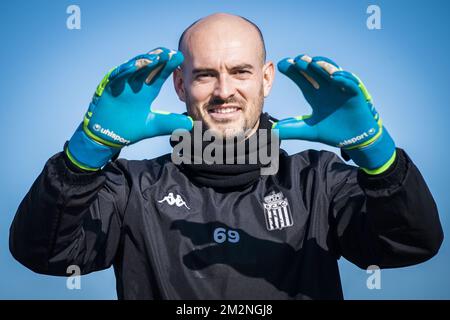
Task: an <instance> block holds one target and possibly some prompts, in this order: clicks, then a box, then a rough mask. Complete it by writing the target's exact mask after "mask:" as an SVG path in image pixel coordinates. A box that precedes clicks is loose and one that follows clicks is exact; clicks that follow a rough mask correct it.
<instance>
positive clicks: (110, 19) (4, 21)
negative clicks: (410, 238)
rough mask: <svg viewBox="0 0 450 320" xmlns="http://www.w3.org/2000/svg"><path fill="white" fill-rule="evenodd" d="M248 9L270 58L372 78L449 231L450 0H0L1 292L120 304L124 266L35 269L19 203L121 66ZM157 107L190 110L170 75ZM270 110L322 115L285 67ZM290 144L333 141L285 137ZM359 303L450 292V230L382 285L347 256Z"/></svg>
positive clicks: (139, 154) (142, 149) (291, 147)
mask: <svg viewBox="0 0 450 320" xmlns="http://www.w3.org/2000/svg"><path fill="white" fill-rule="evenodd" d="M71 4H77V5H79V6H80V8H81V30H68V29H67V28H66V19H67V17H68V14H66V8H67V6H69V5H71ZM370 4H376V5H379V6H380V8H381V13H382V16H381V19H382V29H381V30H368V29H367V27H366V19H367V17H368V15H367V14H366V8H367V7H368V5H370ZM219 11H220V12H229V13H235V14H239V15H242V16H245V17H247V18H249V19H251V20H253V21H254V22H255V23H256V24H258V25H259V26H260V28H261V30H262V32H263V34H264V36H265V40H266V45H267V51H268V59H271V60H273V61H275V62H277V61H279V60H280V59H282V58H284V57H286V56H295V55H297V54H300V53H308V54H309V55H323V56H327V57H330V58H332V59H333V60H335V61H336V62H337V63H339V64H340V65H341V66H342V67H343V68H345V69H347V70H350V71H352V72H354V73H356V74H358V75H359V76H360V78H362V79H363V81H364V82H365V84H366V86H367V87H368V89H369V91H370V92H371V94H372V96H373V97H374V103H375V106H376V108H377V110H378V111H379V112H380V113H381V115H382V117H383V119H384V123H385V126H386V127H387V128H388V129H389V131H390V133H391V135H392V136H393V137H394V139H395V141H396V143H397V145H398V146H400V147H403V148H404V149H406V150H407V152H408V154H409V155H410V156H411V158H412V159H413V160H414V161H415V163H416V165H417V166H418V167H419V169H420V170H421V172H422V174H423V176H424V177H425V180H426V181H427V183H428V185H429V187H430V189H431V191H432V193H433V195H434V197H435V200H436V202H437V205H438V208H439V211H440V216H441V220H442V223H443V227H444V231H446V232H448V226H449V223H450V221H449V218H448V212H449V207H450V197H449V191H448V182H449V178H450V176H449V173H450V170H449V168H448V161H449V160H448V159H449V148H448V137H449V133H448V118H449V116H450V106H449V102H448V93H449V91H450V87H449V80H448V75H449V71H450V68H449V58H448V55H449V48H450V46H449V38H450V37H449V30H450V21H449V20H448V15H449V13H450V2H448V1H444V0H442V1H435V0H433V1H431V0H428V1H373V2H372V1H363V0H354V1H318V0H315V1H300V0H295V1H284V0H277V1H264V0H259V1H242V0H241V1H237V0H226V1H223V0H220V1H219V0H216V1H206V0H188V1H187V0H186V1H151V0H128V1H106V0H96V1H87V0H82V1H65V0H59V1H55V0H47V1H30V0H28V1H20V2H18V1H1V2H0V18H1V28H0V39H1V51H0V64H1V68H0V70H1V73H0V74H1V76H0V92H1V95H0V97H1V100H0V101H1V103H0V119H1V123H2V125H1V126H0V137H1V140H2V149H1V158H0V167H1V168H2V169H3V172H2V177H1V179H0V298H2V299H20V298H25V299H115V298H116V293H115V279H114V274H113V272H112V269H110V270H106V271H102V272H98V273H95V274H91V275H88V276H85V277H83V278H82V282H81V287H82V289H81V290H68V289H67V288H66V279H65V278H58V277H49V276H43V275H38V274H34V273H32V272H31V271H29V270H27V269H26V268H25V267H22V266H21V265H20V264H18V263H16V262H15V260H13V258H12V257H11V255H10V253H9V250H8V233H9V226H10V223H11V221H12V219H13V216H14V214H15V211H16V209H17V207H18V205H19V203H20V201H21V199H22V198H23V196H24V195H25V194H26V192H27V191H28V189H29V188H30V186H31V184H32V182H33V181H34V179H35V178H36V177H37V175H38V174H39V173H40V171H41V170H42V167H43V166H44V163H45V161H46V160H47V159H48V158H49V157H50V156H52V155H53V154H55V153H56V152H59V151H60V150H61V149H62V146H63V144H64V142H65V141H66V140H67V139H68V138H70V136H71V134H72V133H73V131H74V130H75V128H76V126H77V125H78V123H79V122H80V121H81V119H82V116H83V114H84V112H85V111H86V109H87V106H88V104H89V101H90V98H91V96H92V93H93V92H94V90H95V88H96V86H97V84H98V83H99V81H100V80H101V79H102V77H103V75H104V74H105V73H106V72H107V71H108V70H109V69H110V68H111V67H113V66H115V65H118V64H120V63H121V62H123V61H125V60H127V59H128V58H131V57H133V56H135V55H137V54H140V53H143V52H146V51H149V50H151V49H153V48H155V47H157V46H166V47H169V48H176V46H177V41H178V37H179V35H180V34H181V32H182V31H183V30H184V28H186V27H187V26H188V25H190V24H191V23H192V22H193V21H195V20H197V19H198V18H200V17H202V16H205V15H208V14H210V13H214V12H219ZM154 106H155V107H156V108H157V109H167V110H170V111H174V112H182V111H184V109H185V107H184V105H183V103H181V102H180V101H178V99H177V98H176V95H175V91H174V89H173V86H172V84H171V82H168V83H167V84H166V85H165V86H164V87H163V90H162V92H161V94H160V96H159V97H158V99H157V100H156V101H155V104H154ZM265 110H266V111H268V112H269V113H271V114H272V115H274V116H276V117H279V118H283V117H288V116H292V115H298V114H304V113H307V112H309V107H308V105H307V103H306V101H305V100H304V99H303V97H302V95H301V93H300V91H299V90H298V89H297V87H296V86H295V84H294V83H292V82H291V81H290V80H288V79H287V78H285V77H284V76H283V75H281V74H280V73H277V76H276V80H275V84H274V87H273V90H272V94H271V95H270V96H269V97H268V98H267V99H266V104H265ZM282 146H283V147H284V148H285V149H286V150H287V151H288V152H289V153H295V152H299V151H301V150H304V149H306V148H316V149H328V150H332V149H330V148H327V147H326V146H323V145H319V144H314V143H306V142H302V141H290V142H288V143H286V142H283V145H282ZM167 152H170V146H169V144H168V139H167V137H163V138H155V139H151V140H147V141H143V142H140V143H138V144H137V145H134V146H132V147H130V148H128V149H126V150H124V151H123V152H122V154H121V156H122V157H126V158H129V159H143V158H153V157H156V156H158V155H161V154H163V153H167ZM339 264H340V267H341V276H342V282H343V288H344V295H345V297H346V298H347V299H449V298H450V277H449V270H450V269H449V266H450V247H449V242H448V238H447V239H446V240H445V241H444V244H443V246H442V248H441V251H440V252H439V254H438V256H436V257H435V258H433V259H432V260H430V261H428V262H426V263H423V264H420V265H417V266H413V267H408V268H403V269H398V270H383V271H382V272H381V287H382V288H381V290H369V289H367V287H366V279H367V277H368V274H366V272H365V271H364V270H360V269H358V268H356V267H355V266H353V265H352V264H350V263H349V262H347V261H344V260H343V259H341V261H340V262H339Z"/></svg>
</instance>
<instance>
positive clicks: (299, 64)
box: [294, 54, 320, 90]
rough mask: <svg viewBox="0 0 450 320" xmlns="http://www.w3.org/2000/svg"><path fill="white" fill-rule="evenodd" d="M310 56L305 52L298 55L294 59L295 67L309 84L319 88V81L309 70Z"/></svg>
mask: <svg viewBox="0 0 450 320" xmlns="http://www.w3.org/2000/svg"><path fill="white" fill-rule="evenodd" d="M311 61H312V58H311V57H310V56H308V55H306V54H301V55H298V56H297V57H296V58H295V59H294V63H295V67H296V69H297V70H298V71H299V72H300V73H301V74H302V75H303V77H305V79H306V80H307V81H308V82H309V84H310V85H311V86H312V87H313V88H314V89H316V90H317V89H319V88H320V83H319V82H318V81H317V80H316V79H315V77H314V76H313V75H312V74H311V72H310V71H309V68H308V66H309V64H310V63H311Z"/></svg>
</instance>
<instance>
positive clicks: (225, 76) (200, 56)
mask: <svg viewBox="0 0 450 320" xmlns="http://www.w3.org/2000/svg"><path fill="white" fill-rule="evenodd" d="M241 23H242V22H241ZM214 27H215V28H214ZM220 27H221V26H211V25H210V26H209V27H207V28H206V27H204V28H202V26H200V30H195V32H192V33H191V34H190V35H189V38H188V39H187V41H186V46H185V47H186V50H185V52H183V54H184V55H185V61H184V63H183V65H182V68H181V69H180V70H176V72H175V75H174V81H175V88H176V90H177V93H178V95H179V97H180V99H181V100H182V101H184V102H185V103H186V106H187V110H188V113H189V115H190V116H192V117H193V119H194V120H200V121H202V122H203V123H204V125H205V126H206V127H207V129H210V130H212V131H214V132H215V134H217V135H219V136H221V137H223V138H229V137H232V136H236V135H240V134H244V135H249V134H251V133H253V132H254V131H255V130H256V128H257V126H258V123H259V116H260V114H261V111H262V108H263V104H264V97H266V96H267V95H268V94H269V92H270V88H271V85H272V81H273V74H274V67H273V63H272V62H268V63H264V62H263V61H262V52H261V51H260V50H258V49H259V48H260V44H259V43H258V42H259V41H260V40H259V35H258V34H257V33H256V30H253V29H252V30H249V28H248V25H247V26H246V27H245V28H242V26H239V25H238V26H233V25H229V24H228V25H227V28H225V29H224V28H220ZM211 28H212V29H211ZM233 28H234V29H237V30H235V32H230V29H233Z"/></svg>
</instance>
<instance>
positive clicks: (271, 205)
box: [264, 191, 294, 231]
mask: <svg viewBox="0 0 450 320" xmlns="http://www.w3.org/2000/svg"><path fill="white" fill-rule="evenodd" d="M264 215H265V216H266V226H267V229H268V230H269V231H272V230H281V229H284V228H287V227H290V226H293V225H294V220H293V219H292V214H291V209H290V207H289V202H288V200H287V198H286V197H285V196H284V195H283V193H282V192H278V193H276V192H275V191H272V192H271V193H270V194H269V195H267V196H265V197H264Z"/></svg>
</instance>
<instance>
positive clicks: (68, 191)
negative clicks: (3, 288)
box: [9, 152, 129, 276]
mask: <svg viewBox="0 0 450 320" xmlns="http://www.w3.org/2000/svg"><path fill="white" fill-rule="evenodd" d="M122 169H123V168H121V165H120V162H119V161H116V162H114V163H110V164H108V165H107V166H106V167H105V168H104V169H103V170H101V171H98V172H94V173H85V172H80V171H78V172H77V170H76V169H75V168H74V167H73V166H71V165H70V162H69V161H68V159H67V158H66V156H65V154H64V153H63V152H61V153H58V154H56V155H55V156H53V157H52V158H50V159H49V160H48V161H47V163H46V165H45V167H44V169H43V171H42V173H41V174H40V175H39V177H38V178H37V179H36V181H35V182H34V184H33V185H32V187H31V189H30V190H29V192H28V193H27V195H26V196H25V198H24V199H23V200H22V202H21V204H20V206H19V208H18V210H17V213H16V215H15V217H14V220H13V222H12V225H11V228H10V237H9V248H10V251H11V253H12V255H13V256H14V258H15V259H16V260H18V261H19V262H20V263H22V264H23V265H24V266H26V267H28V268H29V269H31V270H33V271H35V272H38V273H43V274H49V275H65V276H67V275H68V274H67V273H66V272H67V268H68V266H70V265H76V266H78V267H79V268H80V270H81V273H82V274H86V273H89V272H92V271H96V270H101V269H106V268H108V267H110V266H111V265H112V263H113V261H114V258H115V255H116V252H117V249H118V246H119V243H120V233H121V232H120V231H121V221H122V218H121V214H122V212H124V206H125V205H126V201H127V198H128V193H129V187H128V186H127V183H126V179H125V176H124V173H123V170H122Z"/></svg>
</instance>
